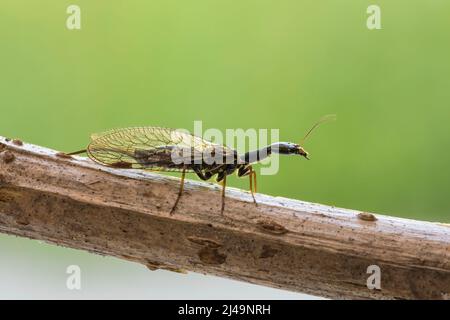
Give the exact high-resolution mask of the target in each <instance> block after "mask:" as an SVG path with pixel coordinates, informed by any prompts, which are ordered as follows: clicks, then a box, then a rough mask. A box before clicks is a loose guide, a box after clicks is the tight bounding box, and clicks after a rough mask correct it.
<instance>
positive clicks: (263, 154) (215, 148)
mask: <svg viewBox="0 0 450 320" xmlns="http://www.w3.org/2000/svg"><path fill="white" fill-rule="evenodd" d="M333 118H334V115H329V116H325V117H323V118H321V119H320V120H319V121H318V122H317V123H315V124H314V125H313V126H312V127H311V129H309V131H308V132H307V133H306V135H305V136H304V138H303V139H302V140H301V142H300V143H301V144H303V142H304V141H305V140H306V138H308V136H309V135H310V133H311V132H312V131H313V130H314V129H315V128H316V127H317V126H318V125H319V124H321V123H323V122H325V121H328V120H331V119H333ZM81 153H87V155H88V157H89V158H90V159H92V160H93V161H95V162H97V163H100V164H102V165H105V166H108V167H113V168H119V169H142V170H150V171H166V172H181V182H180V188H179V191H178V196H177V199H176V200H175V203H174V205H173V207H172V209H171V211H170V214H173V213H174V212H175V209H176V207H177V205H178V202H179V201H180V198H181V195H182V193H183V187H184V179H185V176H186V173H188V172H190V173H195V174H196V175H197V176H198V177H199V178H200V179H202V180H205V181H206V180H209V179H211V178H213V177H216V181H217V182H221V183H222V204H221V211H220V212H221V213H222V214H223V211H224V207H225V186H226V180H227V176H228V175H230V174H232V173H234V172H236V173H237V175H238V176H239V177H244V176H248V177H249V181H250V193H251V195H252V197H253V202H254V203H255V205H256V199H255V195H254V194H255V193H256V191H257V190H256V187H257V186H256V172H255V171H254V170H253V167H252V165H253V164H255V163H258V162H260V161H262V160H263V159H265V158H267V157H268V156H270V155H271V154H273V153H278V154H283V155H299V156H302V157H304V158H305V159H308V160H309V158H308V152H306V150H305V149H304V148H303V147H302V146H301V145H300V144H296V143H293V142H275V143H272V144H271V145H269V146H266V147H263V148H261V149H259V150H254V151H250V152H247V153H245V154H243V155H239V154H238V153H237V151H236V150H234V149H231V148H229V147H227V146H224V145H219V144H215V143H212V142H210V141H207V140H204V139H202V138H200V137H197V136H194V135H191V134H189V133H187V132H185V131H183V130H179V129H169V128H160V127H129V128H122V129H114V130H111V131H107V132H103V133H98V134H93V135H91V142H90V144H89V145H88V146H87V148H86V149H83V150H80V151H76V152H72V153H69V155H74V154H81ZM174 155H175V156H174Z"/></svg>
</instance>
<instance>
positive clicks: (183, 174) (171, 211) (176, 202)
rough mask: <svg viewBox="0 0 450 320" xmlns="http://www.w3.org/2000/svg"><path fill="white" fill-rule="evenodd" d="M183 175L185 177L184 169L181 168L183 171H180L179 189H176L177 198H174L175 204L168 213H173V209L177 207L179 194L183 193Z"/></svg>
mask: <svg viewBox="0 0 450 320" xmlns="http://www.w3.org/2000/svg"><path fill="white" fill-rule="evenodd" d="M185 177H186V169H183V172H182V173H181V181H180V190H179V191H178V196H177V200H175V204H174V205H173V207H172V209H171V210H170V215H173V214H174V213H175V209H176V208H177V205H178V202H179V201H180V198H181V195H182V194H183V189H184V178H185Z"/></svg>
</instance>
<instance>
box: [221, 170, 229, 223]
mask: <svg viewBox="0 0 450 320" xmlns="http://www.w3.org/2000/svg"><path fill="white" fill-rule="evenodd" d="M226 185H227V176H226V175H225V176H224V177H223V181H222V207H221V209H220V214H221V215H223V210H224V209H225V187H226Z"/></svg>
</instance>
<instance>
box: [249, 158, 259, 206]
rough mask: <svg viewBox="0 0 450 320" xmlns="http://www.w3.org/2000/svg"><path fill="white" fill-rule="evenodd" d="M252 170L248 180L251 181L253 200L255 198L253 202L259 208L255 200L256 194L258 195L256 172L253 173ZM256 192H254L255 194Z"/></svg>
mask: <svg viewBox="0 0 450 320" xmlns="http://www.w3.org/2000/svg"><path fill="white" fill-rule="evenodd" d="M249 168H250V173H249V175H248V178H249V179H250V193H251V194H252V198H253V202H254V203H255V205H256V206H258V204H257V203H256V199H255V193H256V172H255V171H253V168H252V167H249ZM252 181H253V182H254V188H253V183H252ZM253 190H254V192H253Z"/></svg>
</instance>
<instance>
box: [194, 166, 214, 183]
mask: <svg viewBox="0 0 450 320" xmlns="http://www.w3.org/2000/svg"><path fill="white" fill-rule="evenodd" d="M193 170H194V172H195V173H196V174H197V176H198V177H199V178H200V179H202V180H204V181H206V180H209V179H210V178H211V177H212V174H211V172H209V171H206V172H205V173H203V172H202V171H201V170H200V169H199V168H198V167H197V166H194V167H193Z"/></svg>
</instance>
